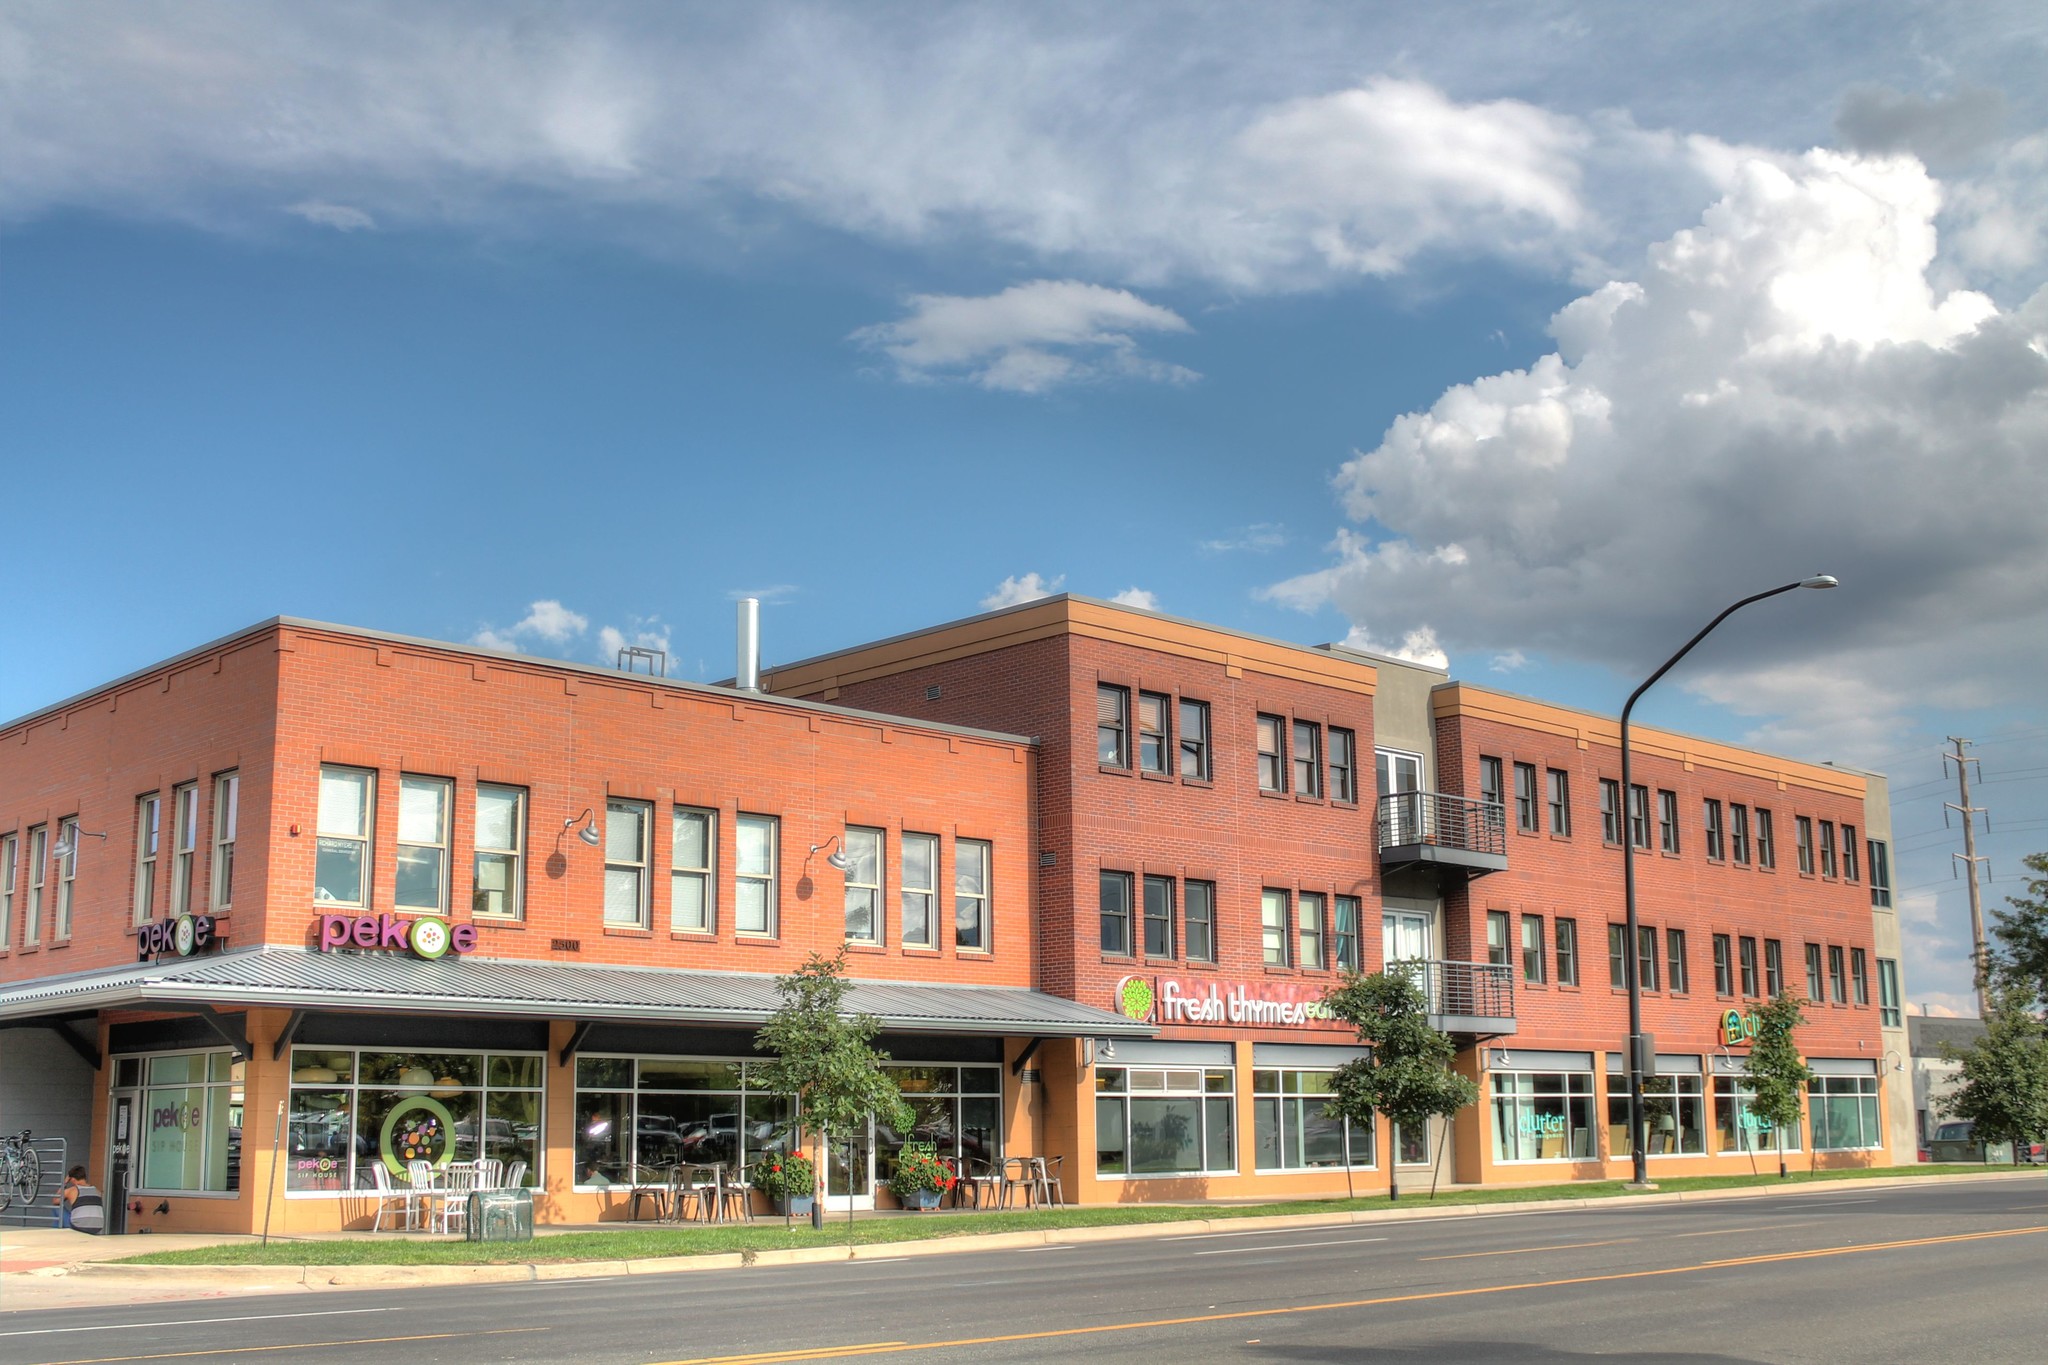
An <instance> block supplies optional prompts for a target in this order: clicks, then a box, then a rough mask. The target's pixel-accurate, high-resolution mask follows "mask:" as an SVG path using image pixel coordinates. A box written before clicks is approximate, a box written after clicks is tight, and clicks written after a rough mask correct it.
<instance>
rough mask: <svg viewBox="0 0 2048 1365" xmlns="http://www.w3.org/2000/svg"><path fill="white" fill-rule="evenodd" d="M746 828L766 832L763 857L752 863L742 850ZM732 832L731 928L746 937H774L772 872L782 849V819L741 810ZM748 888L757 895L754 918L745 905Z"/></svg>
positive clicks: (776, 909)
mask: <svg viewBox="0 0 2048 1365" xmlns="http://www.w3.org/2000/svg"><path fill="white" fill-rule="evenodd" d="M749 830H760V831H765V833H766V835H767V839H766V841H765V843H764V845H763V848H764V856H763V857H762V858H761V859H760V860H758V861H754V862H750V861H749V859H748V857H747V852H746V845H747V832H748V831H749ZM734 832H735V834H736V836H737V839H736V841H735V845H734V853H733V860H732V861H733V903H732V919H733V930H734V932H736V933H738V934H740V935H742V936H743V937H746V938H774V937H775V935H776V929H777V927H778V925H779V923H780V920H781V914H780V910H781V906H780V902H779V901H778V900H777V895H776V893H777V881H778V878H777V875H776V874H777V871H778V865H779V863H780V859H781V852H782V819H781V817H780V816H775V815H750V814H748V813H746V812H744V811H742V812H741V813H740V816H739V826H738V828H737V830H735V831H734ZM749 891H751V892H754V893H755V894H756V895H758V896H759V897H760V898H761V900H760V905H759V907H758V908H759V912H760V913H759V915H758V917H757V916H755V915H753V914H752V913H751V911H750V909H749V907H748V905H747V901H748V894H747V893H748V892H749Z"/></svg>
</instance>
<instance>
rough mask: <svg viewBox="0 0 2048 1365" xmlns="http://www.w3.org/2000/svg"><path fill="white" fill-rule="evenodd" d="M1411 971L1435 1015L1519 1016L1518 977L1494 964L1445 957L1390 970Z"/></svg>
mask: <svg viewBox="0 0 2048 1365" xmlns="http://www.w3.org/2000/svg"><path fill="white" fill-rule="evenodd" d="M1396 968H1398V969H1402V970H1405V971H1407V972H1408V973H1409V974H1410V975H1411V976H1412V977H1413V978H1414V980H1415V982H1416V984H1417V985H1419V986H1421V987H1422V993H1423V995H1424V997H1426V998H1427V999H1428V1001H1429V1012H1430V1013H1431V1014H1447V1015H1457V1016H1460V1017H1463V1018H1479V1019H1512V1018H1514V1017H1515V974H1514V969H1513V968H1512V967H1506V966H1502V965H1500V964H1498V963H1493V962H1448V961H1445V960H1443V959H1441V958H1432V959H1429V960H1427V961H1423V960H1420V959H1418V960H1415V961H1411V962H1397V963H1394V964H1393V966H1392V967H1390V968H1389V969H1388V970H1390V971H1391V970H1394V969H1396Z"/></svg>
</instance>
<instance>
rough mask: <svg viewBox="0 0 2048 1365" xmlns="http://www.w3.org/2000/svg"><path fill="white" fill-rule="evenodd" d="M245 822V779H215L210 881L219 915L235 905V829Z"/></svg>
mask: <svg viewBox="0 0 2048 1365" xmlns="http://www.w3.org/2000/svg"><path fill="white" fill-rule="evenodd" d="M241 820H242V777H241V774H239V773H222V774H221V775H220V776H218V777H216V778H214V779H213V869H212V874H211V875H210V876H209V877H208V878H207V885H208V887H209V888H210V891H209V894H210V896H211V897H212V900H213V910H214V913H215V914H221V913H223V912H225V911H228V910H231V909H233V908H234V904H235V827H236V826H237V825H239V824H240V823H241Z"/></svg>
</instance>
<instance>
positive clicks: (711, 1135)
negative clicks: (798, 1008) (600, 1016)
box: [574, 1055, 800, 1189]
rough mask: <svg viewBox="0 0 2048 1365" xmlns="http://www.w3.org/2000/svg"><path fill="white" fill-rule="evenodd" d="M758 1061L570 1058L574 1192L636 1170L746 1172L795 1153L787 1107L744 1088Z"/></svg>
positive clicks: (629, 1179)
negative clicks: (687, 1167) (726, 1168)
mask: <svg viewBox="0 0 2048 1365" xmlns="http://www.w3.org/2000/svg"><path fill="white" fill-rule="evenodd" d="M759 1065H760V1063H759V1062H753V1061H745V1060H739V1059H725V1058H691V1057H596V1056H589V1055H582V1056H578V1057H577V1059H576V1108H575V1113H576V1130H575V1147H576V1174H575V1179H574V1183H575V1185H576V1187H577V1188H578V1189H604V1188H606V1187H608V1186H611V1185H621V1184H630V1183H633V1181H634V1178H635V1167H639V1168H641V1169H642V1170H659V1171H666V1170H667V1168H669V1167H671V1166H674V1165H677V1164H679V1163H683V1162H707V1163H708V1162H718V1163H721V1164H725V1165H745V1164H748V1163H750V1162H753V1161H755V1160H757V1159H758V1158H760V1157H762V1156H767V1155H772V1154H774V1153H777V1152H788V1151H793V1150H799V1149H800V1143H799V1137H798V1133H797V1125H796V1104H795V1102H794V1101H792V1100H791V1099H790V1097H789V1096H787V1095H777V1094H771V1093H770V1092H768V1091H765V1090H762V1089H760V1088H759V1087H758V1086H755V1085H752V1084H750V1080H751V1077H750V1075H749V1071H750V1069H751V1068H753V1067H757V1066H759Z"/></svg>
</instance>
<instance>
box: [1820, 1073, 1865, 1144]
mask: <svg viewBox="0 0 2048 1365" xmlns="http://www.w3.org/2000/svg"><path fill="white" fill-rule="evenodd" d="M1806 1116H1807V1120H1808V1122H1809V1124H1810V1125H1811V1126H1812V1128H1813V1150H1814V1151H1816V1152H1847V1151H1863V1150H1868V1149H1870V1148H1873V1147H1882V1146H1884V1129H1882V1128H1881V1127H1879V1126H1878V1121H1877V1077H1875V1076H1815V1077H1814V1078H1813V1080H1812V1082H1811V1083H1809V1085H1808V1086H1807V1094H1806Z"/></svg>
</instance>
